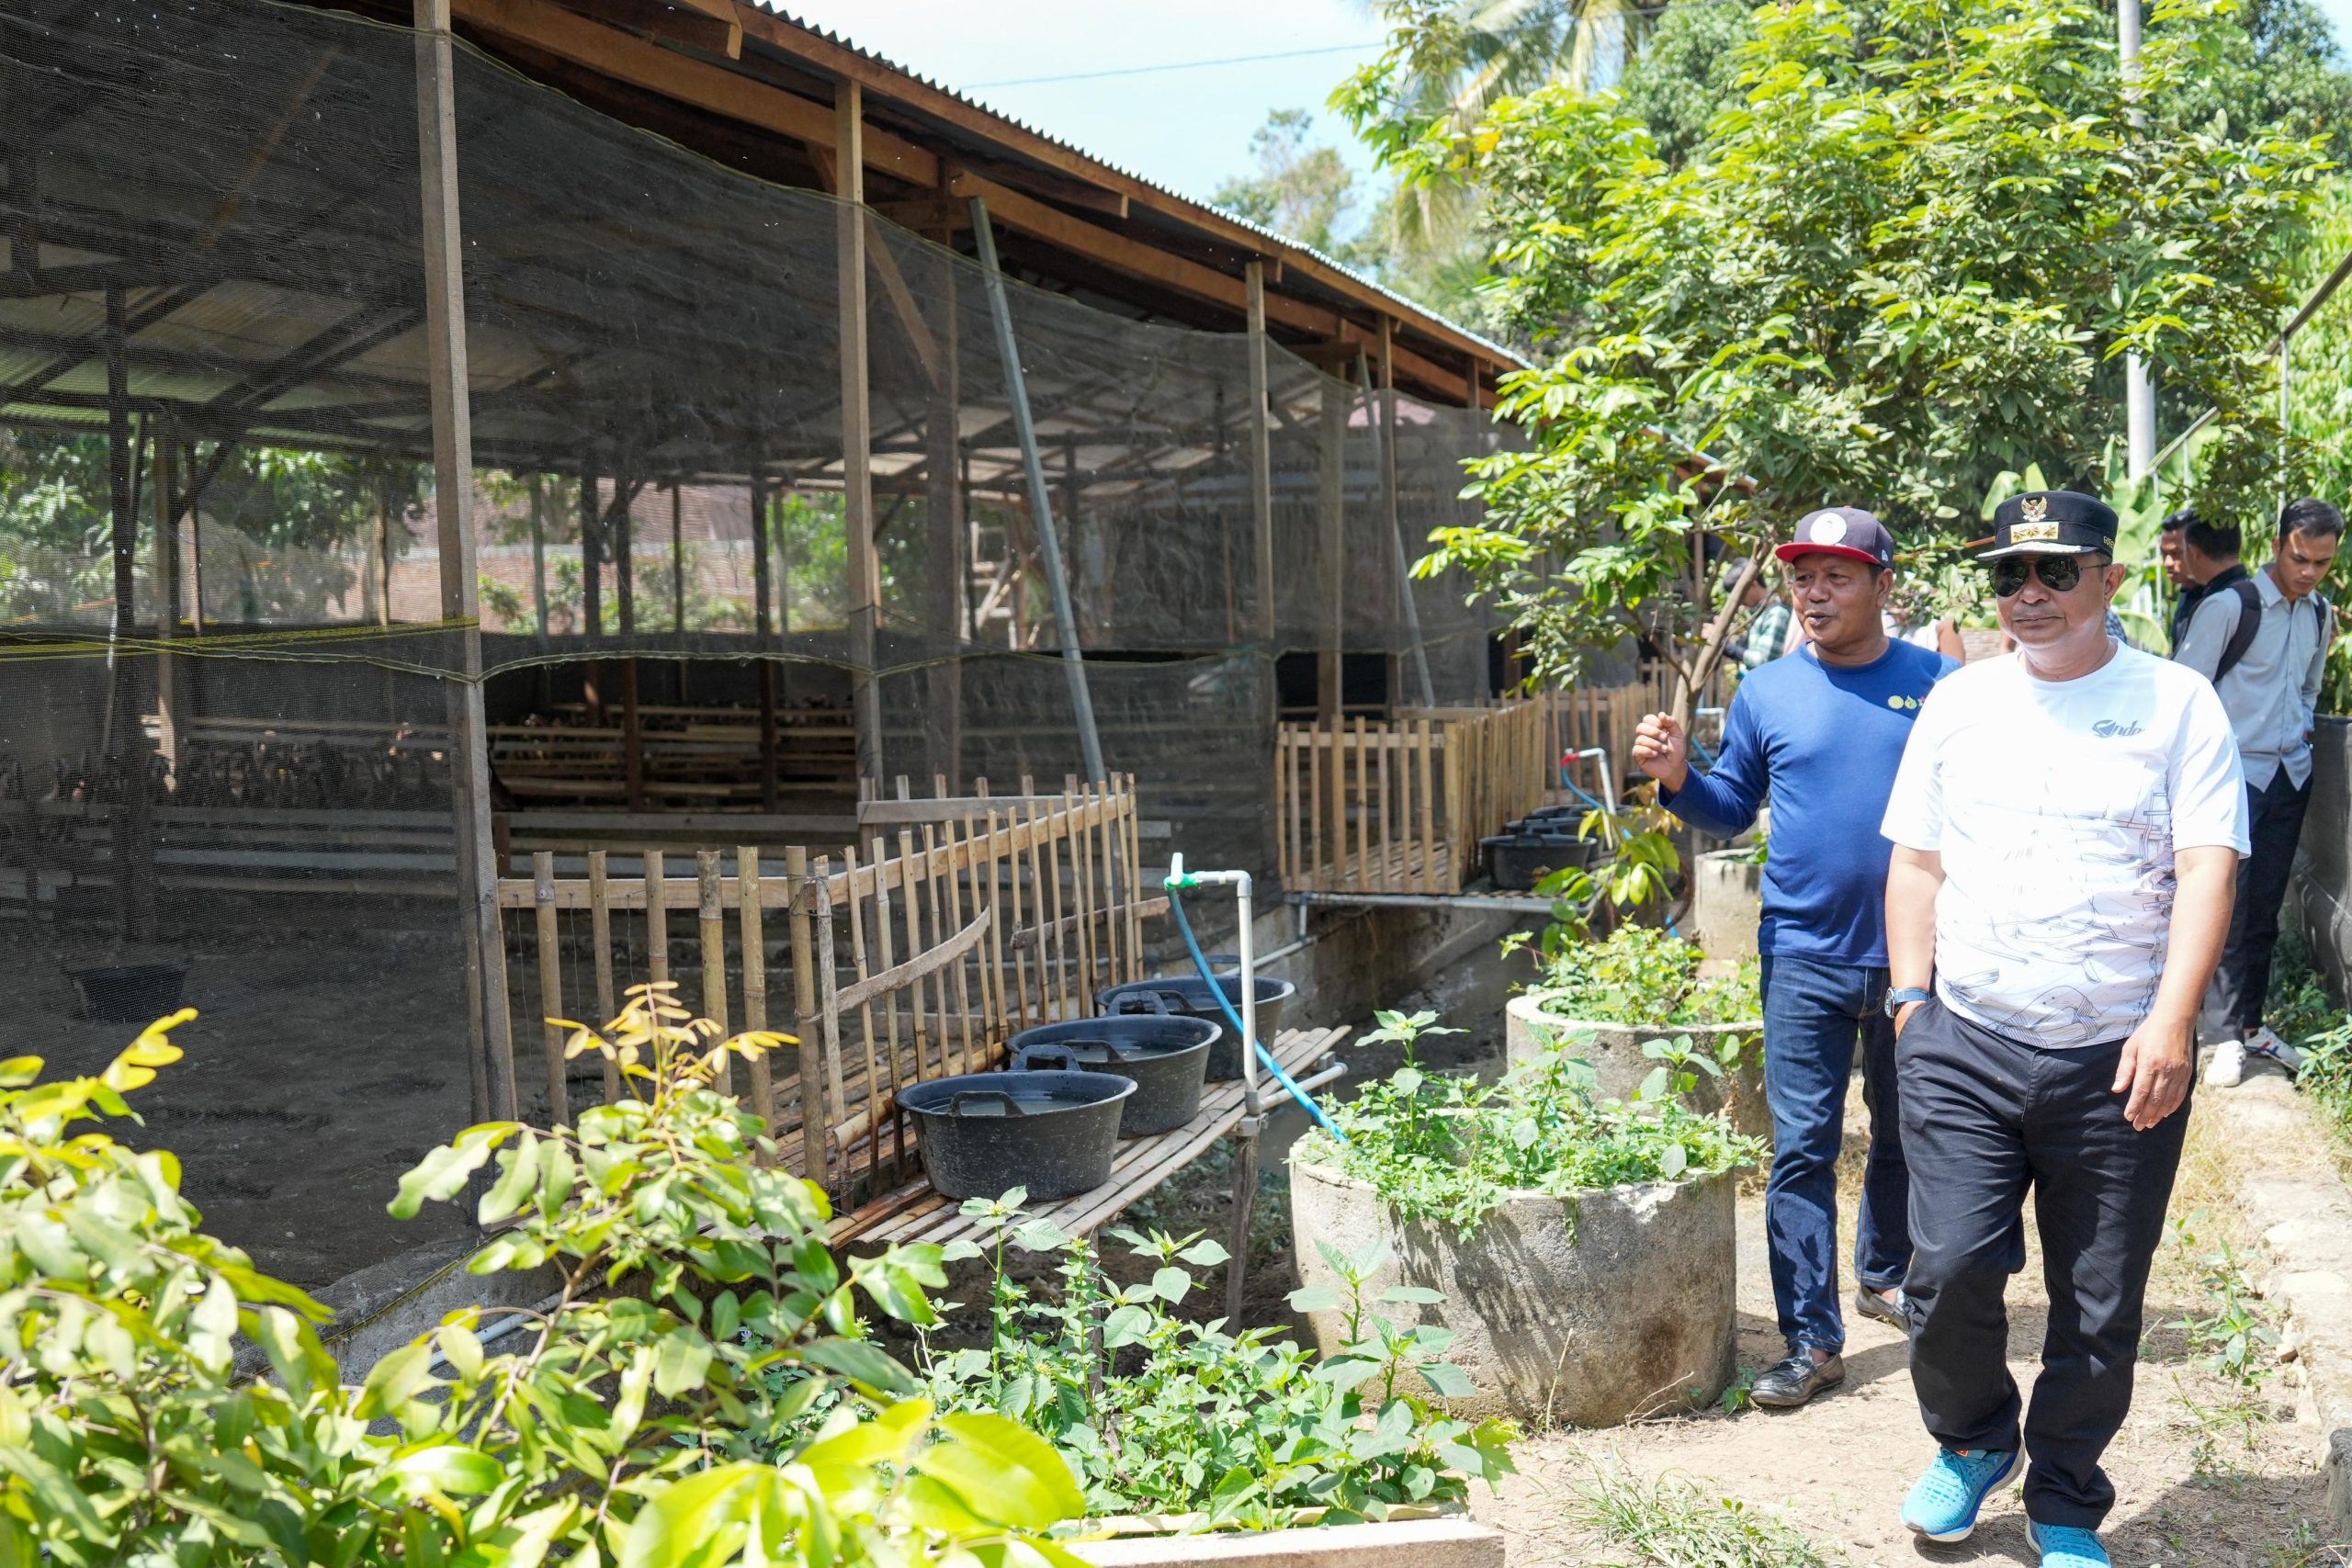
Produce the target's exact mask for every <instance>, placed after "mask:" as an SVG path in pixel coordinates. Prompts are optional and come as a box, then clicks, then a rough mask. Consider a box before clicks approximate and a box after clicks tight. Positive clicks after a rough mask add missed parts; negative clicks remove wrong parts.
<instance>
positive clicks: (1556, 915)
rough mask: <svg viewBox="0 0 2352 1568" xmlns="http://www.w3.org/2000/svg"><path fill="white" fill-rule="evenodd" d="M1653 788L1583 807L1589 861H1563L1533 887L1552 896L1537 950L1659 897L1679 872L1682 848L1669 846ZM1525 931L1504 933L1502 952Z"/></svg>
mask: <svg viewBox="0 0 2352 1568" xmlns="http://www.w3.org/2000/svg"><path fill="white" fill-rule="evenodd" d="M1656 794H1657V792H1656V791H1655V790H1649V791H1646V792H1645V797H1644V798H1642V799H1640V800H1638V801H1636V802H1634V803H1629V804H1627V805H1624V806H1619V807H1603V808H1601V809H1599V810H1593V811H1588V812H1586V813H1585V815H1584V819H1583V820H1582V821H1581V822H1580V823H1578V824H1577V837H1578V838H1581V839H1585V840H1589V841H1591V842H1593V843H1595V844H1597V845H1599V846H1600V851H1599V853H1598V855H1597V856H1596V857H1595V859H1594V862H1593V863H1592V864H1591V865H1589V866H1576V865H1571V866H1563V867H1562V868H1561V869H1559V870H1558V871H1555V872H1553V873H1551V874H1548V875H1546V876H1544V877H1542V878H1541V879H1539V880H1538V881H1537V882H1536V884H1535V887H1534V891H1535V892H1536V893H1537V894H1538V895H1540V896H1541V897H1546V898H1549V899H1551V900H1552V909H1551V923H1550V924H1549V925H1547V926H1545V927H1544V931H1543V934H1542V935H1541V936H1540V937H1538V938H1537V939H1536V945H1537V948H1538V950H1539V951H1541V952H1543V953H1555V952H1557V951H1558V950H1559V949H1560V948H1562V947H1564V946H1566V944H1568V943H1569V942H1581V941H1584V940H1586V939H1587V938H1589V936H1590V935H1591V934H1592V932H1593V930H1594V928H1595V927H1596V926H1598V927H1600V928H1601V929H1603V930H1606V929H1608V928H1609V927H1611V926H1614V925H1615V924H1617V923H1618V922H1620V921H1622V920H1623V919H1628V918H1629V917H1630V916H1631V915H1632V914H1633V913H1634V911H1635V910H1638V909H1640V908H1642V907H1643V906H1645V905H1648V904H1655V903H1659V902H1662V901H1664V900H1665V898H1666V897H1668V894H1670V893H1671V892H1672V891H1673V889H1674V886H1675V884H1676V883H1677V882H1678V881H1679V880H1680V879H1681V876H1682V853H1681V852H1680V851H1679V850H1677V849H1676V848H1675V847H1674V838H1673V829H1674V825H1675V824H1674V818H1673V817H1672V816H1671V815H1670V814H1669V813H1668V812H1667V810H1666V809H1665V808H1664V807H1661V806H1659V805H1658V804H1657V800H1656V798H1655V797H1656ZM1526 940H1527V938H1526V933H1524V932H1513V933H1512V934H1511V936H1510V937H1509V938H1506V939H1505V942H1504V947H1503V951H1504V953H1506V954H1508V953H1514V952H1516V951H1518V949H1519V947H1520V946H1521V944H1522V943H1524V942H1525V941H1526Z"/></svg>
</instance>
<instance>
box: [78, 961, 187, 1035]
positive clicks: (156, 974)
mask: <svg viewBox="0 0 2352 1568" xmlns="http://www.w3.org/2000/svg"><path fill="white" fill-rule="evenodd" d="M65 976H66V978H67V979H70V980H72V981H73V982H74V984H75V985H76V986H78V987H81V988H82V1016H83V1017H85V1018H87V1019H93V1020H96V1021H100V1022H104V1023H153V1022H154V1021H156V1020H157V1019H159V1018H161V1017H163V1016H164V1014H165V1013H169V1012H176V1011H178V1010H179V1005H180V987H181V986H182V985H183V984H184V983H185V982H186V981H187V964H102V965H99V966H97V967H95V968H87V969H68V970H67V971H66V972H65Z"/></svg>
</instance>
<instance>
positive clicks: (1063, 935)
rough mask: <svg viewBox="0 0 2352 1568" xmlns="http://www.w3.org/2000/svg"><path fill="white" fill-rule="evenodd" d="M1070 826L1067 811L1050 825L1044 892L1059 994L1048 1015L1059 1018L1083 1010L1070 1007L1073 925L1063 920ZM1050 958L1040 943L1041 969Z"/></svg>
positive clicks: (1071, 1015)
mask: <svg viewBox="0 0 2352 1568" xmlns="http://www.w3.org/2000/svg"><path fill="white" fill-rule="evenodd" d="M1068 830H1069V817H1068V816H1067V815H1062V816H1057V817H1056V818H1054V819H1053V821H1052V823H1051V824H1050V825H1049V826H1048V828H1047V829H1046V892H1045V893H1044V894H1043V895H1041V896H1040V897H1045V898H1046V899H1047V900H1048V903H1047V905H1046V907H1047V908H1051V909H1052V910H1053V912H1054V919H1053V925H1052V926H1051V928H1050V929H1049V932H1048V935H1049V940H1050V941H1051V942H1052V947H1053V969H1052V973H1053V976H1054V991H1055V995H1056V998H1057V1001H1058V1005H1057V1006H1055V1007H1054V1008H1053V1010H1052V1011H1050V1012H1049V1013H1048V1014H1047V1015H1046V1016H1047V1017H1049V1018H1052V1019H1055V1020H1057V1021H1059V1020H1063V1019H1071V1018H1077V1017H1079V1016H1080V1014H1078V1013H1076V1012H1073V1011H1071V1010H1070V997H1069V990H1070V987H1069V927H1067V926H1065V925H1063V924H1062V838H1063V835H1064V834H1065V833H1067V832H1068ZM1037 964H1038V968H1039V971H1040V973H1043V972H1044V970H1045V966H1046V957H1045V949H1044V948H1043V947H1040V948H1039V950H1038V958H1037Z"/></svg>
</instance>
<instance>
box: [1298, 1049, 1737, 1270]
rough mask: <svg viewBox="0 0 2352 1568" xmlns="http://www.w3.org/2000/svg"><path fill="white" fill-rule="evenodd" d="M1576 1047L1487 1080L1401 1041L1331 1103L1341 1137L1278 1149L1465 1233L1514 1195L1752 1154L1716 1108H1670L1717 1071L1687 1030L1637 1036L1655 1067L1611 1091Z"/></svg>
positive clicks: (1617, 1183) (1675, 1175)
mask: <svg viewBox="0 0 2352 1568" xmlns="http://www.w3.org/2000/svg"><path fill="white" fill-rule="evenodd" d="M1421 1016H1426V1015H1421ZM1412 1022H1413V1021H1412V1020H1408V1021H1405V1023H1406V1024H1407V1025H1408V1027H1409V1025H1410V1024H1411V1023H1412ZM1582 1044H1583V1041H1582V1040H1580V1039H1577V1038H1573V1037H1572V1038H1570V1039H1568V1040H1566V1041H1563V1042H1562V1043H1558V1044H1556V1045H1554V1046H1551V1047H1549V1048H1548V1049H1546V1050H1545V1051H1544V1053H1543V1054H1542V1055H1539V1056H1536V1057H1533V1058H1531V1059H1529V1060H1527V1061H1524V1062H1521V1063H1520V1064H1519V1065H1518V1066H1514V1067H1512V1068H1511V1069H1510V1071H1509V1072H1507V1073H1506V1074H1504V1075H1503V1077H1502V1079H1501V1081H1499V1082H1498V1083H1495V1084H1491V1085H1490V1084H1485V1083H1481V1082H1480V1081H1478V1080H1477V1079H1476V1077H1465V1076H1456V1075H1450V1074H1438V1073H1425V1072H1423V1071H1422V1070H1421V1069H1420V1068H1419V1066H1416V1065H1415V1064H1414V1063H1413V1062H1412V1061H1411V1060H1410V1058H1409V1044H1408V1061H1407V1064H1406V1066H1403V1067H1401V1068H1399V1069H1398V1070H1397V1072H1396V1073H1394V1074H1392V1075H1390V1076H1389V1077H1386V1078H1385V1079H1382V1080H1380V1081H1378V1082H1375V1083H1371V1084H1367V1085H1366V1086H1365V1087H1364V1089H1363V1092H1362V1093H1360V1094H1359V1095H1358V1096H1357V1097H1356V1099H1355V1100H1353V1101H1351V1103H1349V1104H1346V1105H1341V1106H1335V1107H1333V1108H1331V1110H1330V1116H1331V1120H1332V1122H1333V1124H1334V1125H1335V1126H1337V1127H1338V1128H1339V1130H1340V1133H1341V1134H1344V1141H1342V1140H1341V1139H1339V1138H1334V1137H1332V1136H1331V1135H1330V1134H1327V1133H1323V1132H1320V1131H1317V1132H1311V1133H1309V1134H1307V1135H1306V1137H1305V1138H1303V1139H1301V1140H1300V1142H1299V1145H1298V1147H1297V1149H1296V1150H1295V1152H1294V1153H1293V1155H1292V1156H1291V1157H1292V1158H1293V1159H1295V1160H1307V1161H1311V1162H1313V1163H1315V1164H1317V1165H1324V1166H1329V1167H1332V1168H1336V1169H1338V1170H1339V1171H1340V1172H1341V1173H1342V1174H1344V1175H1346V1176H1350V1177H1352V1178H1354V1179H1357V1180H1359V1181H1363V1182H1365V1183H1367V1184H1368V1185H1370V1186H1371V1187H1372V1188H1373V1190H1374V1191H1375V1192H1377V1193H1378V1194H1379V1196H1380V1200H1381V1201H1382V1202H1383V1203H1384V1204H1385V1205H1386V1206H1387V1208H1388V1209H1389V1210H1390V1211H1391V1212H1392V1213H1395V1214H1397V1216H1399V1217H1400V1218H1403V1219H1408V1220H1413V1219H1426V1220H1434V1221H1440V1222H1442V1223H1444V1224H1449V1225H1451V1226H1452V1227H1453V1229H1454V1230H1455V1231H1456V1232H1457V1233H1458V1234H1461V1235H1471V1234H1473V1233H1475V1232H1476V1230H1477V1228H1478V1225H1479V1223H1480V1222H1481V1221H1482V1220H1484V1219H1485V1218H1486V1216H1487V1215H1488V1214H1490V1213H1493V1212H1494V1211H1495V1210H1496V1209H1498V1208H1499V1207H1501V1205H1502V1203H1503V1201H1504V1200H1505V1199H1506V1198H1508V1197H1510V1195H1511V1194H1513V1193H1517V1192H1538V1193H1546V1194H1551V1195H1555V1196H1560V1197H1566V1196H1569V1195H1572V1194H1574V1193H1577V1192H1580V1191H1589V1190H1594V1189H1598V1188H1610V1187H1623V1186H1627V1185H1631V1184H1634V1183H1639V1182H1645V1181H1678V1180H1687V1179H1695V1178H1698V1177H1702V1176H1713V1175H1715V1174H1717V1173H1719V1172H1722V1171H1726V1170H1730V1169H1733V1168H1736V1167H1738V1166H1741V1165H1746V1164H1748V1163H1750V1162H1752V1161H1753V1160H1754V1159H1755V1158H1756V1157H1757V1156H1758V1154H1759V1153H1760V1152H1761V1150H1762V1147H1763V1145H1762V1144H1761V1143H1760V1141H1758V1140H1757V1139H1753V1138H1744V1137H1741V1136H1740V1135H1738V1134H1736V1133H1734V1132H1733V1131H1732V1130H1731V1127H1730V1125H1729V1124H1728V1123H1727V1122H1724V1120H1723V1118H1721V1117H1720V1116H1702V1115H1700V1114H1698V1113H1697V1112H1695V1111H1690V1110H1688V1109H1686V1108H1685V1107H1684V1106H1683V1105H1682V1103H1681V1100H1680V1097H1681V1096H1682V1095H1684V1094H1687V1093H1688V1092H1690V1090H1691V1088H1692V1087H1693V1086H1694V1085H1695V1083H1696V1081H1697V1074H1698V1073H1700V1072H1707V1073H1713V1072H1715V1071H1717V1070H1718V1069H1717V1068H1716V1066H1715V1065H1714V1063H1713V1061H1711V1060H1710V1059H1708V1058H1707V1057H1705V1056H1704V1055H1700V1054H1698V1053H1696V1052H1694V1051H1693V1050H1692V1049H1691V1042H1690V1040H1689V1039H1688V1038H1687V1037H1686V1038H1683V1039H1681V1040H1678V1041H1675V1042H1672V1043H1666V1042H1653V1043H1651V1044H1649V1045H1646V1046H1645V1047H1644V1054H1645V1055H1648V1056H1650V1057H1651V1058H1652V1059H1653V1060H1655V1061H1656V1062H1657V1066H1655V1067H1653V1068H1652V1069H1651V1071H1650V1075H1649V1077H1648V1078H1647V1080H1646V1081H1645V1083H1644V1084H1643V1085H1642V1088H1641V1091H1640V1092H1639V1093H1638V1094H1636V1095H1635V1096H1634V1098H1633V1099H1632V1100H1623V1101H1621V1100H1596V1099H1595V1098H1594V1094H1593V1073H1592V1069H1591V1067H1589V1066H1587V1065H1586V1064H1585V1063H1584V1062H1583V1061H1582V1060H1580V1059H1578V1058H1577V1056H1576V1055H1574V1053H1575V1052H1576V1051H1577V1050H1578V1049H1580V1048H1581V1046H1582Z"/></svg>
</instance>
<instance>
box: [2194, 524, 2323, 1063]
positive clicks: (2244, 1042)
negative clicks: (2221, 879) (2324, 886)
mask: <svg viewBox="0 0 2352 1568" xmlns="http://www.w3.org/2000/svg"><path fill="white" fill-rule="evenodd" d="M2343 536H2344V514H2343V513H2340V512H2338V511H2337V510H2336V509H2335V507H2333V506H2330V505H2329V504H2328V503H2327V502H2324V501H2314V500H2311V499H2309V498H2306V499H2304V500H2301V501H2297V502H2289V503H2288V505H2287V508H2286V510H2285V511H2283V512H2281V513H2279V516H2278V554H2277V556H2276V557H2275V558H2273V559H2272V560H2271V561H2270V563H2269V564H2268V565H2267V566H2265V567H2264V568H2263V569H2262V570H2260V571H2257V572H2255V573H2253V574H2252V575H2251V576H2248V577H2244V578H2241V579H2239V580H2237V581H2233V582H2225V581H2219V580H2217V581H2214V582H2213V583H2212V584H2211V585H2210V586H2209V587H2208V588H2207V590H2206V592H2205V595H2204V597H2203V599H2202V600H2201V601H2199V604H2198V605H2197V607H2196V611H2195V613H2194V614H2193V615H2191V616H2190V617H2189V622H2188V629H2187V630H2186V631H2185V632H2184V633H2183V634H2182V636H2181V639H2180V650H2179V651H2178V652H2177V653H2176V654H2175V655H2174V656H2173V657H2174V658H2175V659H2177V660H2179V661H2180V662H2181V663H2183V664H2186V665H2188V667H2189V668H2191V669H2193V670H2195V671H2198V672H2199V674H2201V675H2204V676H2205V677H2206V678H2207V679H2209V680H2211V682H2213V686H2214V690H2216V691H2217V692H2219V693H2220V694H2221V698H2222V707H2223V708H2224V709H2225V710H2227V712H2228V713H2229V716H2230V724H2231V726H2232V728H2233V729H2235V731H2236V732H2237V739H2238V756H2239V759H2240V761H2242V762H2243V763H2244V764H2245V788H2246V806H2247V808H2248V814H2249V818H2250V820H2251V823H2252V837H2253V840H2254V852H2253V853H2251V854H2249V855H2248V856H2247V857H2246V858H2245V860H2244V861H2241V862H2240V863H2239V864H2238V891H2237V903H2236V905H2235V907H2234V908H2233V912H2232V914H2231V918H2230V938H2229V944H2228V946H2227V947H2225V948H2224V949H2223V950H2222V966H2221V973H2220V975H2219V976H2218V977H2217V980H2216V990H2217V993H2218V994H2217V998H2216V1000H2217V1001H2218V1003H2219V1005H2220V1007H2221V1010H2222V1027H2223V1028H2224V1030H2225V1031H2226V1036H2225V1038H2223V1039H2222V1041H2221V1042H2220V1043H2218V1044H2217V1045H2215V1046H2214V1048H2213V1059H2212V1061H2211V1064H2210V1065H2209V1066H2208V1067H2207V1068H2206V1074H2205V1080H2206V1082H2208V1083H2211V1084H2216V1085H2219V1086H2221V1087H2222V1088H2225V1089H2226V1088H2228V1087H2230V1086H2232V1085H2234V1084H2236V1083H2237V1082H2238V1081H2239V1080H2240V1079H2241V1078H2242V1077H2244V1076H2245V1059H2246V1057H2247V1055H2256V1056H2264V1057H2267V1058H2269V1059H2270V1060H2272V1061H2275V1062H2277V1063H2278V1064H2279V1065H2280V1066H2283V1067H2285V1068H2286V1069H2287V1070H2288V1071H2289V1072H2290V1073H2292V1072H2293V1071H2294V1069H2295V1066H2296V1064H2297V1060H2298V1053H2297V1052H2296V1051H2295V1049H2294V1047H2293V1046H2291V1045H2290V1044H2288V1043H2286V1042H2284V1041H2282V1040H2280V1039H2279V1038H2278V1033H2277V1032H2275V1031H2274V1030H2271V1029H2269V1028H2268V1027H2267V1026H2266V1025H2265V1024H2264V1023H2263V1021H2262V1000H2263V996H2264V994H2265V993H2266V992H2267V991H2268V990H2269V988H2270V953H2271V950H2272V949H2273V948H2274V947H2276V946H2277V945H2278V906H2279V904H2280V902H2281V901H2282V900H2283V899H2284V898H2285V897H2286V894H2287V875H2288V873H2289V872H2290V871H2292V870H2293V869H2294V864H2295V844H2296V840H2299V839H2301V837H2302V831H2303V811H2304V809H2305V807H2308V806H2310V804H2311V798H2312V740H2311V736H2312V710H2313V707H2314V706H2315V705H2316V704H2317V702H2318V700H2319V686H2320V678H2321V676H2322V675H2323V674H2324V672H2325V671H2326V668H2327V645H2328V642H2329V640H2330V636H2331V634H2332V633H2333V631H2334V629H2335V617H2334V615H2333V613H2332V612H2331V611H2330V610H2329V608H2328V604H2327V601H2326V600H2324V599H2322V598H2320V597H2319V596H2318V594H2317V593H2316V592H2314V590H2316V589H2317V588H2318V587H2319V583H2320V580H2321V579H2322V578H2324V577H2325V576H2326V575H2327V569H2328V567H2329V566H2330V565H2331V564H2332V563H2333V562H2334V561H2335V549H2336V546H2337V544H2338V543H2339V542H2341V540H2342V538H2343Z"/></svg>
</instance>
